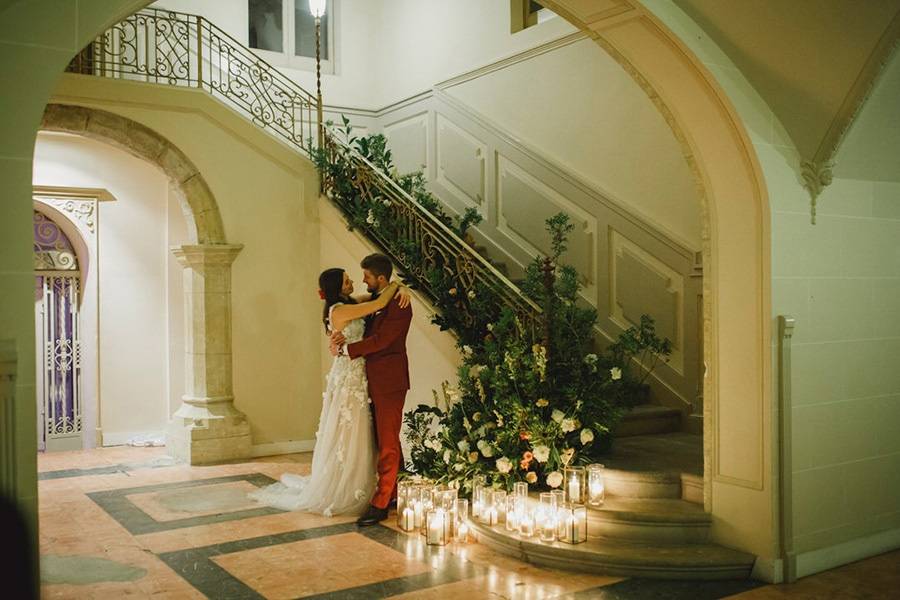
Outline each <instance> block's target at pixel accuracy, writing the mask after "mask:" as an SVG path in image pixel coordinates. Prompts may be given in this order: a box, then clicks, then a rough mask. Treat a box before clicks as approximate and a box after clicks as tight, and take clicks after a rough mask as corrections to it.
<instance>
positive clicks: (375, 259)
mask: <svg viewBox="0 0 900 600" xmlns="http://www.w3.org/2000/svg"><path fill="white" fill-rule="evenodd" d="M359 266H361V267H362V268H363V269H366V270H368V271H369V272H370V273H372V275H375V276H376V277H378V276H379V275H384V278H385V279H390V278H391V273H393V272H394V266H393V265H392V264H391V259H389V258H388V257H387V256H385V255H384V254H378V253H376V254H370V255H368V256H367V257H365V258H364V259H362V262H361V263H359Z"/></svg>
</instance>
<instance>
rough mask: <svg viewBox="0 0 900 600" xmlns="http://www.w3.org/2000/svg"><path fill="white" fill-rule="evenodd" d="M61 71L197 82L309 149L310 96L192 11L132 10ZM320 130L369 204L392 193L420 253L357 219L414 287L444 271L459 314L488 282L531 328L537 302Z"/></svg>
mask: <svg viewBox="0 0 900 600" xmlns="http://www.w3.org/2000/svg"><path fill="white" fill-rule="evenodd" d="M67 71H69V72H72V73H80V74H86V75H95V76H101V77H111V78H118V79H126V80H134V81H143V82H149V83H157V84H165V85H172V86H178V87H194V88H199V89H203V90H205V91H207V92H209V93H210V94H212V95H213V96H214V97H216V98H218V99H219V100H221V101H222V102H224V103H225V104H226V105H228V106H230V107H231V108H233V109H234V110H236V111H238V112H239V113H240V114H242V115H244V116H245V117H247V118H248V119H250V120H251V121H252V122H253V123H255V124H256V125H258V126H259V127H261V128H263V129H264V130H265V131H267V132H269V133H270V134H272V135H274V136H276V137H278V138H280V139H282V140H284V141H286V142H287V143H288V144H290V145H292V146H294V147H295V148H297V149H298V150H299V151H301V152H303V153H304V154H306V155H307V156H310V157H313V156H314V155H315V148H316V144H317V141H316V140H317V126H318V118H317V108H318V103H317V99H316V96H315V95H313V94H311V93H309V92H307V91H306V90H304V89H303V88H301V87H300V86H299V85H297V84H296V83H294V82H293V81H292V80H290V79H288V78H287V77H286V76H285V75H283V74H282V73H281V72H279V71H278V70H277V69H276V68H275V67H273V66H271V65H270V64H268V63H267V62H266V61H264V60H262V59H261V58H259V57H258V56H256V54H254V53H253V52H252V51H251V50H250V49H248V48H246V47H244V46H243V45H242V44H241V43H240V42H238V41H237V40H235V39H234V38H233V37H231V36H230V35H228V34H227V33H225V32H224V31H222V30H221V29H219V28H218V27H216V26H215V25H213V24H212V23H210V22H209V21H208V20H206V19H204V18H203V17H200V16H198V15H192V14H187V13H181V12H175V11H168V10H163V9H145V10H142V11H140V12H137V13H135V14H133V15H131V16H130V17H128V18H126V19H125V20H123V21H121V22H120V23H118V24H116V25H114V26H113V27H111V28H110V29H109V30H107V31H105V32H104V33H103V34H101V35H100V36H98V37H97V38H96V39H95V40H94V41H93V42H92V43H91V44H90V45H89V46H87V47H86V48H85V49H84V50H82V51H81V52H80V53H79V54H78V55H77V56H76V57H75V58H74V59H73V60H72V62H71V63H70V64H69V67H68V69H67ZM323 137H324V139H325V140H326V141H325V156H326V157H327V158H328V159H329V160H334V159H336V158H337V153H338V152H340V153H342V155H343V156H344V157H345V158H348V157H349V158H350V164H351V165H352V171H353V172H352V173H351V174H349V175H350V176H351V177H352V180H353V181H354V184H355V185H356V186H357V187H358V190H359V194H358V196H357V198H358V199H359V200H361V201H364V202H371V201H372V200H373V199H375V198H376V197H377V198H387V199H389V200H390V201H391V211H393V212H394V216H395V217H396V218H397V219H399V220H400V222H402V223H403V232H402V235H404V236H405V237H406V238H407V240H408V241H411V242H412V243H414V244H416V245H417V246H418V249H419V252H418V255H419V256H420V257H421V260H418V261H413V260H410V257H409V256H408V254H406V253H403V252H400V251H398V249H397V244H395V243H394V242H395V240H392V239H387V238H386V237H385V235H384V233H383V232H381V231H379V229H378V228H377V227H371V226H365V225H363V226H361V229H364V230H365V233H366V234H367V235H368V236H369V237H370V238H371V239H372V240H373V241H375V242H376V243H377V244H378V245H379V246H380V247H381V248H382V249H383V250H384V251H385V252H387V253H388V254H389V255H390V256H391V257H392V258H393V259H394V260H395V261H396V262H397V263H398V264H399V265H400V266H401V270H402V271H404V272H406V273H407V274H408V275H409V276H410V277H412V278H413V279H414V280H415V281H416V283H417V284H418V286H419V287H420V288H421V289H422V290H423V291H425V292H426V293H427V294H429V295H430V296H431V297H432V298H435V297H437V290H431V289H429V285H428V281H429V279H428V271H429V270H431V269H443V270H445V271H446V272H447V273H448V274H453V275H454V277H455V280H456V281H457V282H458V284H459V287H460V296H461V302H460V305H461V308H462V309H463V312H465V311H466V307H467V303H466V300H465V298H466V297H467V295H468V292H469V291H470V290H474V289H475V288H476V287H479V288H480V289H482V290H485V289H486V290H489V291H490V293H491V294H492V295H493V296H494V297H495V298H496V299H497V301H498V302H500V303H502V305H505V306H508V307H509V308H511V309H512V310H513V311H514V312H515V313H516V314H517V315H518V316H519V318H520V319H521V320H522V322H523V323H524V324H527V325H529V326H530V327H529V328H530V329H531V330H532V331H535V329H534V326H535V320H536V317H537V315H538V314H540V312H541V311H540V308H539V307H538V306H537V305H536V304H535V303H534V302H532V301H531V300H530V299H529V298H527V297H526V296H524V295H523V294H522V292H521V291H520V290H519V288H518V287H517V286H516V285H515V284H514V283H513V282H512V281H510V280H509V279H508V278H507V277H505V276H504V275H503V274H502V273H501V272H500V271H498V270H497V269H496V268H495V267H494V266H493V265H492V264H491V263H490V262H489V261H488V260H487V259H486V258H485V257H483V256H481V255H480V254H479V253H478V252H477V251H476V250H475V249H474V248H472V247H471V246H470V245H469V244H468V243H466V242H465V241H464V240H463V239H461V238H460V236H459V235H457V233H456V232H455V231H453V230H452V229H451V228H450V227H448V226H447V225H446V224H445V223H444V222H442V221H441V219H439V218H438V217H436V216H435V215H434V214H432V213H431V212H430V211H429V210H428V209H426V208H425V207H423V206H422V205H421V204H420V203H419V202H417V201H416V200H415V199H414V198H413V197H412V196H411V195H410V194H409V193H407V192H406V191H405V190H403V189H402V188H401V187H400V186H398V185H397V183H396V182H395V181H394V180H393V179H392V178H391V177H389V176H388V175H387V174H385V173H383V172H382V171H381V170H380V169H378V168H377V167H376V166H375V165H373V164H372V163H371V162H369V161H368V160H366V159H365V158H364V157H363V156H361V155H360V154H359V153H358V152H357V151H356V150H355V149H354V148H352V147H351V146H350V145H348V144H347V143H345V142H344V141H342V140H340V139H338V138H337V137H336V136H335V135H333V133H332V132H331V131H328V132H326V133H325V135H324V136H323ZM322 183H323V191H325V192H326V193H327V192H329V190H330V189H331V187H332V184H333V183H334V182H332V181H329V180H328V179H327V178H325V179H324V180H323V182H322ZM330 196H331V198H332V199H333V200H334V201H335V202H336V204H338V206H340V208H341V209H342V210H344V211H345V213H348V212H350V211H351V210H352V207H350V206H346V205H343V204H342V202H341V201H340V199H339V198H338V197H337V196H336V195H333V194H331V195H330ZM468 316H469V317H470V318H473V317H474V315H471V314H469V315H468Z"/></svg>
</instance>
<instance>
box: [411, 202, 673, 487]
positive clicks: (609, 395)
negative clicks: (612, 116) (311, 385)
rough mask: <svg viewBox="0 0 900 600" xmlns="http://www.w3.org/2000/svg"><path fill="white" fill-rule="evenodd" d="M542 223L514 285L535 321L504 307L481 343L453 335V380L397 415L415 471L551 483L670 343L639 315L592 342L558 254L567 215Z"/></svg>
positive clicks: (574, 285)
mask: <svg viewBox="0 0 900 600" xmlns="http://www.w3.org/2000/svg"><path fill="white" fill-rule="evenodd" d="M547 229H548V231H549V233H550V236H551V248H552V251H551V254H550V256H548V257H546V258H543V259H542V258H538V259H535V261H534V262H533V263H531V264H530V265H529V267H528V268H527V270H526V279H525V282H524V284H523V286H522V289H523V291H524V292H525V293H526V294H528V295H529V296H531V297H532V298H533V299H534V300H535V301H536V302H537V303H538V304H539V305H540V306H541V307H542V309H543V312H542V315H541V320H542V325H543V327H542V328H541V329H542V330H541V331H539V332H537V335H530V334H529V332H528V331H526V330H525V329H524V328H523V326H522V324H521V323H520V322H519V321H518V319H517V318H516V317H515V316H514V315H513V314H512V313H511V312H510V311H508V310H503V311H501V314H500V316H499V318H498V319H497V320H496V321H495V322H493V323H489V324H488V325H487V326H486V331H484V332H483V334H484V335H483V336H482V338H481V340H480V341H479V343H475V344H466V343H460V349H461V351H462V354H463V364H462V366H461V367H460V369H459V380H458V382H457V384H456V385H455V386H451V385H449V384H445V385H444V386H443V390H442V394H440V395H439V394H438V393H437V392H435V394H434V400H435V401H434V405H433V406H428V405H420V406H419V407H418V408H417V409H416V410H414V411H411V412H409V413H407V414H406V415H405V417H404V421H405V424H406V426H407V430H408V436H407V439H408V441H409V443H410V447H411V450H410V454H411V456H410V458H411V463H412V470H414V471H415V472H416V473H418V474H421V475H424V476H427V477H429V478H432V479H434V480H437V481H441V482H452V481H456V482H458V483H460V485H462V486H466V485H467V483H468V482H470V481H471V480H472V477H473V476H474V475H476V474H480V475H485V476H486V477H487V478H488V480H490V481H492V482H493V483H494V485H498V486H501V487H506V488H510V487H511V486H512V483H514V482H516V481H527V482H528V483H529V484H536V485H538V486H541V487H544V486H546V487H549V488H556V487H559V486H560V485H561V483H562V479H563V469H564V468H565V467H566V466H567V465H575V464H586V463H590V462H595V461H596V460H597V459H598V458H599V456H600V455H602V453H603V452H604V451H606V450H608V448H609V446H610V443H611V431H612V430H613V429H614V427H615V426H616V424H617V423H618V422H619V421H620V419H621V417H622V415H623V413H624V411H625V410H626V409H627V408H629V407H630V406H632V405H634V404H635V403H636V402H637V401H638V398H639V397H640V393H639V390H640V389H641V388H642V386H644V385H645V384H644V380H645V379H646V377H647V376H648V375H649V372H650V370H651V369H652V368H653V366H655V364H656V361H658V360H660V359H661V360H665V359H666V357H667V356H668V355H669V354H670V353H671V343H670V342H669V340H663V339H660V338H659V337H658V336H657V335H656V333H655V331H654V327H653V321H652V319H650V318H649V317H647V316H644V317H642V319H641V324H640V326H639V327H632V328H630V329H628V330H627V331H625V332H624V333H622V335H620V337H619V339H618V340H617V341H616V342H615V343H613V344H611V345H610V346H609V347H608V348H607V349H606V350H605V351H604V352H599V353H598V352H595V351H594V350H593V347H594V325H595V323H596V321H597V313H596V311H595V310H594V309H593V308H590V307H585V306H584V305H583V304H582V303H580V302H579V297H578V292H579V288H580V286H579V283H578V277H577V273H576V271H575V269H574V268H572V267H570V266H568V265H564V264H561V263H560V258H561V256H562V255H563V253H564V252H565V250H566V240H567V236H568V234H569V233H570V231H571V229H572V225H571V224H570V223H569V221H568V217H567V216H565V215H563V214H560V215H557V216H555V217H553V218H551V219H549V220H548V221H547ZM635 357H642V358H643V359H644V361H643V362H641V363H638V362H637V361H634V360H632V359H634V358H635ZM651 357H652V358H651ZM641 365H649V368H646V367H643V366H641Z"/></svg>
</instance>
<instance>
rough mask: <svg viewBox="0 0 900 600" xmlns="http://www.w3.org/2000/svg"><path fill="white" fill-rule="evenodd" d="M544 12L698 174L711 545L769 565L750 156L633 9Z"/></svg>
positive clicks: (696, 68) (762, 332)
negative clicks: (599, 62) (612, 74)
mask: <svg viewBox="0 0 900 600" xmlns="http://www.w3.org/2000/svg"><path fill="white" fill-rule="evenodd" d="M543 4H545V5H546V6H547V7H548V8H550V9H551V10H553V11H554V12H556V13H557V14H560V15H561V16H563V17H564V18H565V19H567V20H568V21H569V22H571V23H572V24H574V25H575V26H577V27H578V28H579V29H581V30H583V31H585V32H587V33H588V34H589V35H590V36H591V37H592V38H593V39H594V40H595V42H596V43H597V44H599V45H600V46H601V47H602V48H603V49H604V50H605V51H606V52H607V53H609V55H610V56H612V57H613V58H614V59H615V60H616V61H617V62H619V64H620V65H621V66H622V68H623V69H625V71H626V72H627V73H628V74H629V75H630V76H631V77H632V78H633V79H634V80H635V81H636V82H637V83H638V85H640V86H641V88H642V89H643V90H644V91H645V93H646V94H647V95H648V97H649V98H650V99H651V100H652V101H653V103H654V104H655V105H656V106H657V108H658V110H659V111H660V113H661V114H662V115H663V117H664V118H665V120H666V122H667V123H668V125H669V127H670V128H671V130H672V132H673V134H674V135H675V138H676V139H677V140H678V143H679V145H680V146H681V148H682V152H683V154H684V158H685V160H686V161H687V163H688V165H689V166H690V168H691V170H692V172H693V173H694V176H695V180H696V183H697V189H698V193H699V195H700V198H701V205H702V218H703V231H702V235H703V265H704V278H703V288H704V290H703V293H704V306H703V319H704V364H705V366H706V376H705V380H704V458H705V460H704V480H705V486H704V488H705V489H704V496H705V504H706V507H707V510H709V511H710V512H712V514H713V516H714V520H713V523H714V526H713V529H712V534H713V536H714V538H715V539H716V541H718V542H721V543H723V544H726V545H729V546H733V547H736V548H741V549H744V550H748V551H750V552H753V553H754V554H756V555H757V556H760V557H762V558H763V559H764V560H766V561H771V560H772V559H773V558H774V557H775V520H774V513H775V502H774V498H775V493H774V491H773V486H774V480H773V477H772V460H773V458H772V447H773V444H774V437H773V434H772V432H771V427H772V411H773V407H772V401H771V399H772V388H771V385H772V383H771V381H772V373H771V371H772V368H771V364H770V356H771V354H770V343H771V323H770V319H769V313H770V310H769V309H770V266H769V265H770V258H769V255H770V252H769V248H770V246H769V245H770V232H769V222H770V221H769V203H768V197H767V193H766V186H765V182H764V179H763V175H762V171H761V169H760V167H759V164H758V161H757V157H756V153H755V151H754V149H753V145H752V143H751V141H750V138H749V136H748V134H747V132H746V130H745V128H744V126H743V124H742V122H741V120H740V118H739V117H738V116H737V112H736V110H735V109H734V107H733V106H732V104H731V102H730V100H729V99H728V98H727V96H726V95H725V93H724V92H723V91H722V89H721V88H720V87H719V85H718V84H717V83H716V81H715V79H714V78H713V76H712V75H711V74H710V73H709V72H708V71H707V69H706V68H705V67H704V66H703V65H702V64H701V63H700V61H699V60H698V59H697V58H696V57H695V56H694V55H693V54H692V53H691V52H690V50H688V49H687V48H686V47H685V45H684V44H683V43H682V42H681V41H680V40H679V39H678V38H677V36H676V35H675V34H674V33H672V32H671V31H670V30H669V29H667V28H666V27H665V26H664V25H662V24H661V23H660V22H659V21H658V20H657V19H656V18H655V17H654V16H653V15H652V14H651V13H650V11H648V10H647V9H646V8H644V7H643V6H642V5H640V4H639V3H638V2H636V1H634V0H547V1H545V2H543ZM768 566H769V567H771V562H769V565H768Z"/></svg>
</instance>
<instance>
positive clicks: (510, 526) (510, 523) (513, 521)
mask: <svg viewBox="0 0 900 600" xmlns="http://www.w3.org/2000/svg"><path fill="white" fill-rule="evenodd" d="M506 530H507V531H518V530H519V499H518V497H517V496H516V495H515V494H508V495H507V496H506Z"/></svg>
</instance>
